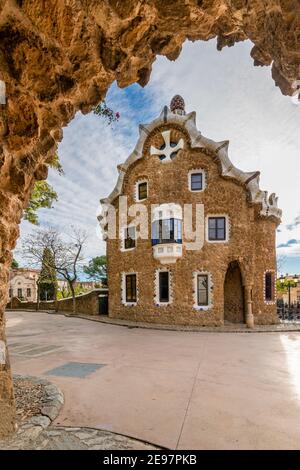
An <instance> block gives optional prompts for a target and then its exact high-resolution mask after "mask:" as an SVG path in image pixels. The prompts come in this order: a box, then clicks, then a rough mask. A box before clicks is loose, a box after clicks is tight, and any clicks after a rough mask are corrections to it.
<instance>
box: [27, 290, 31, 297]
mask: <svg viewBox="0 0 300 470" xmlns="http://www.w3.org/2000/svg"><path fill="white" fill-rule="evenodd" d="M27 297H31V289H29V288H28V289H27Z"/></svg>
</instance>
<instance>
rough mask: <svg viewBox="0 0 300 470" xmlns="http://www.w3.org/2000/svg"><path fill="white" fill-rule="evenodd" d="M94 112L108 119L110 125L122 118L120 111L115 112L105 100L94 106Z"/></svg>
mask: <svg viewBox="0 0 300 470" xmlns="http://www.w3.org/2000/svg"><path fill="white" fill-rule="evenodd" d="M94 114H96V115H97V116H101V117H103V118H104V119H106V120H107V122H108V124H109V125H110V124H112V123H113V122H115V121H118V120H119V119H120V113H119V112H116V113H115V112H114V111H113V110H112V109H111V108H109V107H108V106H107V104H106V103H105V101H102V102H101V103H99V104H98V105H97V106H96V108H94Z"/></svg>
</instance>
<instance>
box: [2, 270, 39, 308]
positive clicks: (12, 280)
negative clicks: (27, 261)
mask: <svg viewBox="0 0 300 470" xmlns="http://www.w3.org/2000/svg"><path fill="white" fill-rule="evenodd" d="M39 274H40V271H38V270H36V269H27V268H18V269H12V270H11V271H10V273H9V299H11V298H12V297H18V298H19V299H20V300H27V301H29V302H36V301H37V291H38V289H37V281H38V278H39Z"/></svg>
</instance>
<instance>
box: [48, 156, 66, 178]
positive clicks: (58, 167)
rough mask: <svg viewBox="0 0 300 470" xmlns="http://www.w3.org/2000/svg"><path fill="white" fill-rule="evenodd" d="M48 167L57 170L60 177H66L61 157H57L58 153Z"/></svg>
mask: <svg viewBox="0 0 300 470" xmlns="http://www.w3.org/2000/svg"><path fill="white" fill-rule="evenodd" d="M48 165H49V166H50V168H52V169H53V170H57V172H58V174H59V175H61V176H62V175H64V174H65V172H64V170H63V167H62V164H61V163H60V161H59V157H58V155H57V153H56V154H55V155H54V157H53V158H52V160H51V161H50V162H49V163H48Z"/></svg>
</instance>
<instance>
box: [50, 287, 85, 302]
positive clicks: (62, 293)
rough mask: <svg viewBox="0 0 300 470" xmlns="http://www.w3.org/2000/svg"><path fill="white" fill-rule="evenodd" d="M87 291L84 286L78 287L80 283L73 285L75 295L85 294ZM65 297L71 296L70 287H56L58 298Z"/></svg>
mask: <svg viewBox="0 0 300 470" xmlns="http://www.w3.org/2000/svg"><path fill="white" fill-rule="evenodd" d="M88 291H89V289H86V288H84V287H80V285H75V286H74V293H75V295H80V294H85V293H86V292H88ZM66 297H72V292H71V291H70V289H69V288H68V287H67V288H66V287H63V288H62V289H58V291H57V298H58V300H60V299H65V298H66Z"/></svg>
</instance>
